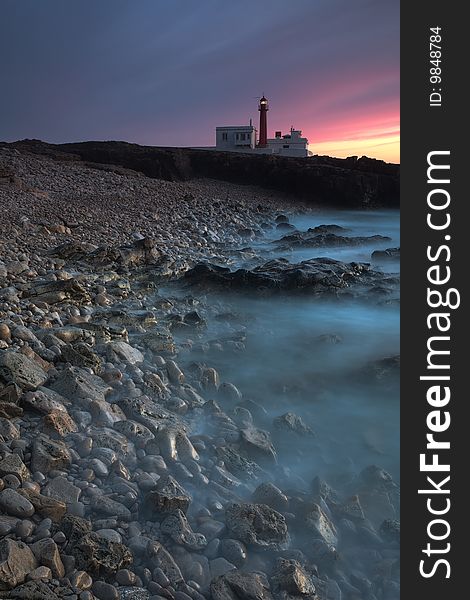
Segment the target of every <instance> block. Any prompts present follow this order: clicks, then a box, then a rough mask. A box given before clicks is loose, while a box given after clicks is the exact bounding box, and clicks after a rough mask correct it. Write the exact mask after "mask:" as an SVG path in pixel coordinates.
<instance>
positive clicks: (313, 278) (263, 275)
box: [183, 258, 383, 294]
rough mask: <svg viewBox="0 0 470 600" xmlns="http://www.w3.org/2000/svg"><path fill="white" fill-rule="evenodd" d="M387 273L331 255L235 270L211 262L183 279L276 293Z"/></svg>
mask: <svg viewBox="0 0 470 600" xmlns="http://www.w3.org/2000/svg"><path fill="white" fill-rule="evenodd" d="M382 279H383V274H381V273H378V272H376V271H372V270H371V269H370V267H369V265H366V264H360V263H343V262H341V261H337V260H334V259H331V258H314V259H310V260H306V261H303V262H301V263H290V262H289V261H288V260H287V259H283V258H280V259H274V260H271V261H269V262H267V263H265V264H264V265H260V266H258V267H255V268H253V269H252V270H248V269H238V270H237V271H231V270H230V269H229V268H227V267H219V266H218V265H212V264H208V263H199V264H197V265H196V266H195V267H193V268H192V269H189V270H188V271H187V272H186V273H185V274H184V276H183V280H184V281H185V282H186V283H188V284H190V285H197V286H199V287H204V288H205V289H207V288H214V287H215V288H230V289H232V290H239V291H243V290H247V289H248V290H251V291H252V292H262V293H263V294H266V293H269V292H270V293H275V292H277V291H279V290H283V291H292V292H297V293H298V292H304V293H315V294H326V293H334V294H337V293H338V292H339V291H340V290H344V289H346V288H349V287H351V285H353V284H358V285H370V286H371V285H375V283H376V282H377V281H381V280H382Z"/></svg>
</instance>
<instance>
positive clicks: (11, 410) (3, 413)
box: [0, 400, 23, 419]
mask: <svg viewBox="0 0 470 600" xmlns="http://www.w3.org/2000/svg"><path fill="white" fill-rule="evenodd" d="M22 414H23V409H22V408H21V407H19V406H18V405H17V404H13V403H12V402H2V401H1V400H0V418H2V419H15V418H16V417H21V415H22Z"/></svg>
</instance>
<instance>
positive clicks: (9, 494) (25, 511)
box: [0, 488, 34, 519]
mask: <svg viewBox="0 0 470 600" xmlns="http://www.w3.org/2000/svg"><path fill="white" fill-rule="evenodd" d="M0 509H1V510H2V511H3V512H4V513H6V514H7V515H11V516H13V517H19V518H20V519H24V518H28V517H31V516H32V515H33V514H34V506H33V505H32V504H31V502H30V501H29V500H28V499H27V498H24V497H23V496H22V495H20V494H18V492H16V491H15V490H13V489H12V488H6V489H5V490H3V491H2V492H0Z"/></svg>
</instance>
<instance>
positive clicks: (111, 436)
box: [88, 427, 135, 462]
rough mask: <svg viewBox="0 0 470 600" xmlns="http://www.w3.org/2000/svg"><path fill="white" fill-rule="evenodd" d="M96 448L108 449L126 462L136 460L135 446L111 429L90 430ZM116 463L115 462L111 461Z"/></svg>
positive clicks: (93, 428) (98, 428) (94, 428)
mask: <svg viewBox="0 0 470 600" xmlns="http://www.w3.org/2000/svg"><path fill="white" fill-rule="evenodd" d="M88 433H89V435H90V437H91V438H92V439H93V445H94V447H95V448H108V449H109V450H113V451H114V452H115V453H117V455H120V456H121V457H122V458H123V459H124V460H129V459H131V458H132V457H134V459H135V452H134V445H133V444H132V443H131V442H129V441H128V439H127V438H126V436H125V435H122V434H121V433H119V431H116V430H115V429H110V428H109V427H90V428H89V429H88ZM111 462H115V460H113V461H111Z"/></svg>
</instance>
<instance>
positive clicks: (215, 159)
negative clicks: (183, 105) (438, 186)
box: [8, 140, 399, 208]
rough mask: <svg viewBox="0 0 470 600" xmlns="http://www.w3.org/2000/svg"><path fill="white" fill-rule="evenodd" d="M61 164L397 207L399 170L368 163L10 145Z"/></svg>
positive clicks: (94, 145) (102, 146)
mask: <svg viewBox="0 0 470 600" xmlns="http://www.w3.org/2000/svg"><path fill="white" fill-rule="evenodd" d="M8 145H9V146H13V147H15V148H17V149H18V150H20V151H23V152H24V151H26V152H32V153H36V154H47V155H49V156H51V157H53V158H55V159H57V160H79V161H83V162H86V163H88V164H90V166H96V167H100V168H103V167H102V166H103V165H114V166H116V167H119V168H126V169H132V170H134V171H139V172H141V173H144V174H145V175H147V176H148V177H152V178H159V179H166V180H168V181H183V180H189V179H193V178H198V177H205V178H211V179H221V180H224V181H230V182H233V183H240V184H251V185H259V186H262V187H265V188H271V189H275V190H280V191H284V192H290V193H292V194H293V195H295V196H297V197H301V198H303V199H307V200H309V201H311V202H312V203H315V204H328V205H332V206H338V207H351V208H353V207H379V206H380V207H390V208H392V207H398V206H399V166H398V165H393V164H388V163H385V162H383V161H379V160H374V159H369V158H367V157H362V158H359V159H358V158H357V157H351V158H347V159H338V158H330V157H326V156H314V157H311V158H287V157H279V156H268V155H257V156H255V155H248V154H238V153H231V152H218V151H213V150H196V149H190V148H161V147H154V146H139V145H138V144H129V143H126V142H81V143H73V144H58V145H54V144H46V143H45V142H41V141H38V140H23V141H20V142H14V143H12V144H8Z"/></svg>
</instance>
